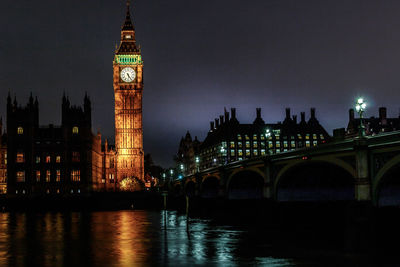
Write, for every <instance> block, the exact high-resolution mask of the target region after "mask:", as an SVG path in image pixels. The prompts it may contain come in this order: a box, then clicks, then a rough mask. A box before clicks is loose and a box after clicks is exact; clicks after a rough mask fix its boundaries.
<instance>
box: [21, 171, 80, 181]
mask: <svg viewBox="0 0 400 267" xmlns="http://www.w3.org/2000/svg"><path fill="white" fill-rule="evenodd" d="M41 176H42V175H41V171H39V170H38V171H36V172H35V177H36V182H40V181H41V179H42V177H41ZM43 178H44V181H45V182H50V181H51V171H50V170H46V172H45V175H44V177H43ZM16 180H17V182H18V183H23V182H25V171H17V174H16ZM55 181H56V182H61V171H60V170H56V180H55ZM71 181H72V182H80V181H81V171H80V170H71Z"/></svg>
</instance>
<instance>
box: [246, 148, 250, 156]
mask: <svg viewBox="0 0 400 267" xmlns="http://www.w3.org/2000/svg"><path fill="white" fill-rule="evenodd" d="M246 157H250V149H246Z"/></svg>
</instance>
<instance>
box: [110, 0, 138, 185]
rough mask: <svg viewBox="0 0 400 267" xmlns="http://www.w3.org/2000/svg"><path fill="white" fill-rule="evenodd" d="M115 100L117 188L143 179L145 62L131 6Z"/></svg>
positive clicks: (117, 54) (118, 64) (117, 71)
mask: <svg viewBox="0 0 400 267" xmlns="http://www.w3.org/2000/svg"><path fill="white" fill-rule="evenodd" d="M113 70H114V76H113V77H114V96H115V152H116V162H115V164H116V165H115V166H116V174H115V179H116V180H117V182H118V184H120V183H121V181H122V180H124V179H125V178H136V179H139V180H141V181H143V179H144V154H143V127H142V94H143V61H142V57H141V51H140V47H138V46H137V45H136V40H135V28H134V26H133V23H132V21H131V16H130V11H129V2H128V3H127V12H126V18H125V22H124V24H123V26H122V29H121V41H120V44H119V47H118V48H117V49H116V51H115V57H114V62H113Z"/></svg>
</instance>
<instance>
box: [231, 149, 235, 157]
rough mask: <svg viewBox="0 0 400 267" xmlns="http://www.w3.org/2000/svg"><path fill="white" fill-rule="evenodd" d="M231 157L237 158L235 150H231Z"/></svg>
mask: <svg viewBox="0 0 400 267" xmlns="http://www.w3.org/2000/svg"><path fill="white" fill-rule="evenodd" d="M231 156H232V157H234V156H235V150H234V149H231Z"/></svg>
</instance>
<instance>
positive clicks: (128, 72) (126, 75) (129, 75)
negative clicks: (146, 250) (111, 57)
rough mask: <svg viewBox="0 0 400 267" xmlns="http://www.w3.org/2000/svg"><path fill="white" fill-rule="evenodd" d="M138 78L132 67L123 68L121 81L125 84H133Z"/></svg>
mask: <svg viewBox="0 0 400 267" xmlns="http://www.w3.org/2000/svg"><path fill="white" fill-rule="evenodd" d="M135 77H136V72H135V70H134V69H132V68H130V67H126V68H123V69H122V71H121V79H122V80H123V81H124V82H127V83H130V82H132V81H133V80H134V79H135Z"/></svg>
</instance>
